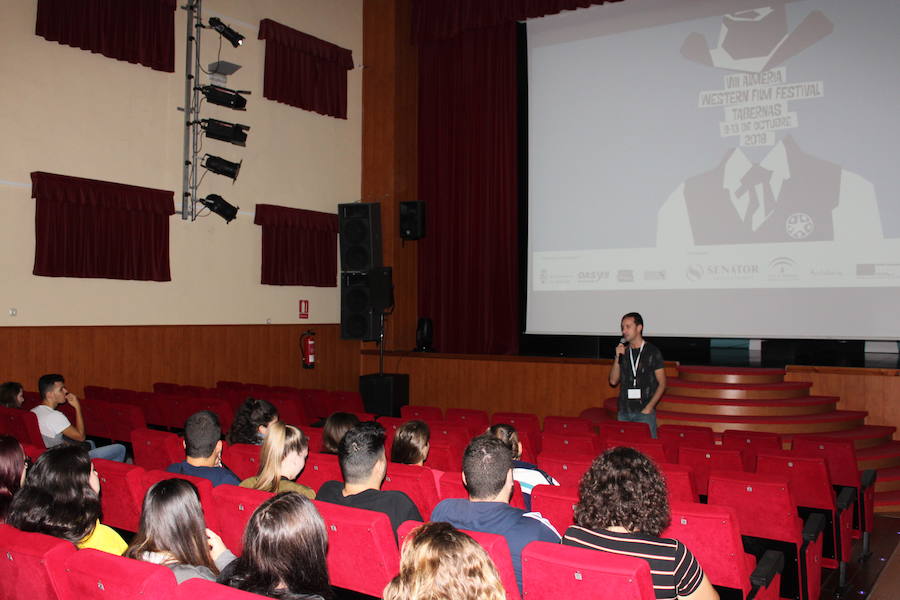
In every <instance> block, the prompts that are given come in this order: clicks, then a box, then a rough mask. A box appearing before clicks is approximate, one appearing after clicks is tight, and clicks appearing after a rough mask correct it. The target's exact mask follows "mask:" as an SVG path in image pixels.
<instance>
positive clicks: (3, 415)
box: [0, 406, 44, 448]
mask: <svg viewBox="0 0 900 600" xmlns="http://www.w3.org/2000/svg"><path fill="white" fill-rule="evenodd" d="M0 433H4V434H6V435H11V436H13V437H14V438H16V439H17V440H19V442H21V443H26V444H32V445H33V446H38V447H39V448H43V447H44V438H43V437H42V436H41V428H40V427H39V426H38V419H37V415H35V414H34V413H33V412H31V411H30V410H23V409H21V408H7V407H5V406H0Z"/></svg>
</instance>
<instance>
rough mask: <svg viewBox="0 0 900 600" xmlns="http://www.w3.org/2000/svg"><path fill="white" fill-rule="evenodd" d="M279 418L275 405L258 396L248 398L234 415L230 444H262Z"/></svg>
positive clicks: (229, 435)
mask: <svg viewBox="0 0 900 600" xmlns="http://www.w3.org/2000/svg"><path fill="white" fill-rule="evenodd" d="M277 420H278V411H277V410H276V409H275V407H274V406H272V405H271V404H269V403H268V402H266V401H265V400H260V399H257V398H247V399H246V400H244V403H243V404H241V406H240V408H238V410H237V412H236V413H235V415H234V423H232V424H231V431H229V432H228V443H229V444H255V445H257V446H258V445H260V444H262V443H263V440H264V439H265V437H266V433H268V431H269V427H270V426H271V425H272V423H274V422H275V421H277Z"/></svg>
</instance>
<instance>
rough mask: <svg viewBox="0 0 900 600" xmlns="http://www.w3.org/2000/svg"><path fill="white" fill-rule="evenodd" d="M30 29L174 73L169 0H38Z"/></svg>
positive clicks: (172, 19) (172, 11)
mask: <svg viewBox="0 0 900 600" xmlns="http://www.w3.org/2000/svg"><path fill="white" fill-rule="evenodd" d="M34 32H35V34H36V35H39V36H41V37H43V38H46V39H48V40H50V41H51V42H59V43H60V44H65V45H66V46H74V47H76V48H81V49H82V50H90V51H91V52H94V53H99V54H102V55H103V56H108V57H109V58H115V59H118V60H124V61H127V62H130V63H137V64H140V65H144V66H146V67H150V68H151V69H155V70H157V71H166V72H168V73H173V72H175V0H38V3H37V20H36V23H35V28H34Z"/></svg>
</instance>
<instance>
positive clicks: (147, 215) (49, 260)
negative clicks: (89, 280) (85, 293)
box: [31, 172, 175, 281]
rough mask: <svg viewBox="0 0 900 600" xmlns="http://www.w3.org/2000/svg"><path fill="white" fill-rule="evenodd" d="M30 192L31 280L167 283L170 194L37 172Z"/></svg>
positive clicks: (171, 202)
mask: <svg viewBox="0 0 900 600" xmlns="http://www.w3.org/2000/svg"><path fill="white" fill-rule="evenodd" d="M31 186H32V187H31V195H32V197H33V198H34V199H35V204H36V208H35V219H34V229H35V253H34V274H35V275H41V276H45V277H100V278H105V279H137V280H142V281H171V279H172V277H171V275H170V273H169V217H170V216H171V215H173V214H175V199H174V196H175V194H174V193H173V192H170V191H165V190H154V189H151V188H143V187H135V186H131V185H123V184H121V183H111V182H108V181H96V180H93V179H82V178H80V177H67V176H65V175H54V174H51V173H41V172H34V173H32V174H31Z"/></svg>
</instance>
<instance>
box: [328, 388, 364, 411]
mask: <svg viewBox="0 0 900 600" xmlns="http://www.w3.org/2000/svg"><path fill="white" fill-rule="evenodd" d="M330 408H331V412H348V413H365V411H366V409H365V408H363V401H362V396H361V395H360V393H359V392H346V391H340V390H338V391H334V392H331V399H330ZM329 414H331V413H329Z"/></svg>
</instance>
